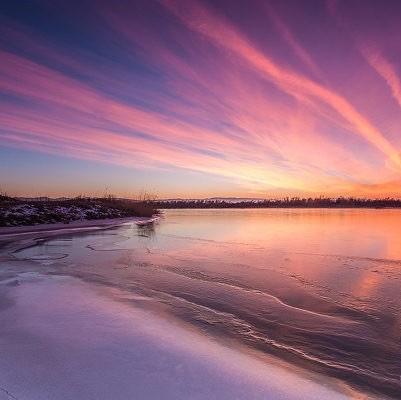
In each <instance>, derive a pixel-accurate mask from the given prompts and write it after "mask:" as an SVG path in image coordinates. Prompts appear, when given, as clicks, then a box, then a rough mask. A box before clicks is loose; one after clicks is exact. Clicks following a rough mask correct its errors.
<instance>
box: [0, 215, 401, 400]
mask: <svg viewBox="0 0 401 400" xmlns="http://www.w3.org/2000/svg"><path fill="white" fill-rule="evenodd" d="M400 227H401V212H400V211H398V210H332V209H330V210H324V209H313V210H290V209H283V210H279V209H274V210H251V209H247V210H233V209H231V210H169V211H166V212H165V215H164V218H163V219H161V221H160V222H159V223H158V224H156V225H152V226H142V227H136V226H133V225H132V224H125V225H121V226H119V227H117V228H112V229H106V230H99V231H95V232H83V233H78V232H77V233H74V234H70V235H63V236H59V237H52V238H49V239H48V240H42V241H39V242H38V243H37V244H36V245H35V246H31V247H28V248H25V249H23V250H20V251H18V252H17V253H15V254H14V256H13V257H11V256H9V255H7V251H6V248H5V249H4V250H3V256H2V258H1V259H0V279H1V285H0V296H1V297H0V350H1V354H2V357H1V359H0V387H2V388H4V389H5V390H8V391H9V394H7V393H6V392H5V391H3V393H2V392H1V391H0V399H2V397H1V396H2V394H3V395H4V396H14V397H15V398H18V399H19V400H21V399H27V400H28V399H29V400H31V399H46V398H49V399H58V398H60V399H70V398H71V399H79V398H82V399H92V398H93V399H103V398H104V399H110V398H114V399H127V398H138V399H158V398H166V399H170V398H171V399H213V398H215V399H224V398H227V399H233V398H238V399H302V398H308V399H313V398H316V399H322V398H325V399H330V398H333V399H337V398H339V399H340V398H364V397H361V396H362V395H361V394H360V393H364V395H365V396H368V398H372V399H375V398H377V399H380V398H385V396H388V397H390V398H399V397H400V396H401V388H400V381H399V375H400V364H399V360H400V347H399V334H400V329H399V328H400V322H401V321H400V319H401V316H400V310H401V292H400V290H399V288H400V282H401V235H400V231H401V228H400ZM130 396H131V397H130ZM358 396H359V397H358ZM14 397H9V398H14ZM5 398H8V397H5ZM365 398H366V397H365Z"/></svg>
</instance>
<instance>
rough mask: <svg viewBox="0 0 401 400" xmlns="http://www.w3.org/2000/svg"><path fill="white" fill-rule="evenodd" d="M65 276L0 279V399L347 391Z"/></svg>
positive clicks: (317, 395)
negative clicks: (224, 342)
mask: <svg viewBox="0 0 401 400" xmlns="http://www.w3.org/2000/svg"><path fill="white" fill-rule="evenodd" d="M146 302H152V300H151V299H149V298H146V297H141V296H136V295H134V294H132V293H131V294H130V295H129V297H126V294H124V293H123V292H119V291H117V290H114V289H105V288H99V287H96V286H94V285H90V284H87V283H84V282H82V281H80V280H78V279H76V278H71V277H60V276H59V277H49V276H42V275H39V274H32V273H31V274H22V275H21V274H20V275H18V276H16V277H14V278H11V279H10V278H9V279H8V280H3V281H2V282H0V310H1V311H0V335H1V340H0V350H1V354H2V356H1V357H0V400H10V399H18V400H46V399H58V400H67V399H68V400H70V399H71V400H72V399H74V400H77V399H85V400H91V399H96V400H102V399H104V400H109V399H114V400H119V399H121V400H126V399H141V400H147V399H166V400H168V399H171V400H173V399H174V400H180V399H183V400H184V399H185V400H188V399H208V400H212V399H219V400H224V399H230V400H231V399H247V400H249V399H264V400H265V399H271V400H276V399H288V400H295V399H299V400H300V399H309V400H313V399H326V400H330V399H333V400H340V399H347V398H355V397H351V396H352V394H351V393H350V394H349V395H350V396H348V395H347V394H346V393H344V392H340V391H337V390H335V389H334V388H333V387H330V386H328V385H326V384H324V383H322V384H320V383H318V382H315V381H312V380H309V379H307V378H306V377H304V376H301V375H299V374H296V373H294V372H291V371H289V370H287V369H285V368H282V367H280V366H277V365H274V363H272V364H269V363H266V362H262V361H261V360H258V359H257V358H254V357H252V356H251V355H249V354H246V353H245V352H242V351H240V350H239V349H235V348H228V347H226V346H223V345H221V344H218V343H217V342H216V341H214V340H212V339H210V338H208V337H206V336H205V335H201V334H200V333H198V332H197V331H193V330H191V329H188V328H186V327H184V326H182V325H180V324H179V323H178V322H177V321H174V320H171V319H169V320H166V319H164V318H163V317H161V316H157V315H156V314H153V313H151V312H147V311H144V309H143V308H141V307H138V306H137V305H140V304H141V303H142V304H143V303H146Z"/></svg>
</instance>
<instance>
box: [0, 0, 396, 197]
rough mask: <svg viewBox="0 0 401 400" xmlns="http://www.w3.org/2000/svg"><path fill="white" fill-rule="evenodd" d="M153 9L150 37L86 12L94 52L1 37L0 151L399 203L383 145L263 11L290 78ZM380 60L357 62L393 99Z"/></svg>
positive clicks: (224, 25)
mask: <svg viewBox="0 0 401 400" xmlns="http://www.w3.org/2000/svg"><path fill="white" fill-rule="evenodd" d="M163 5H164V7H163V6H161V5H159V6H158V7H157V9H156V10H157V12H158V13H160V14H161V15H163V20H168V21H169V22H168V23H166V25H165V26H164V27H163V29H157V27H155V26H154V25H150V24H149V20H148V18H149V17H148V16H146V13H145V11H143V14H142V13H137V12H135V11H131V10H130V9H129V8H128V9H127V12H123V11H124V10H119V11H118V10H117V11H116V9H113V10H111V9H110V8H108V7H104V6H102V7H99V8H98V9H96V10H93V15H94V16H96V18H98V20H99V21H101V22H102V28H103V29H104V31H102V32H103V33H101V32H100V33H99V32H97V34H98V35H106V36H105V37H106V38H107V43H108V46H109V47H107V48H106V49H105V50H104V52H103V53H102V52H101V51H99V52H94V51H90V50H87V49H83V48H79V49H78V48H77V49H74V50H71V48H65V47H64V48H63V47H62V46H61V47H60V46H57V42H54V41H53V40H52V38H47V39H46V40H45V39H44V38H43V37H42V36H38V35H36V33H35V32H33V31H29V30H28V31H26V32H25V31H24V28H23V27H21V26H17V25H15V24H14V25H8V26H4V27H3V31H4V32H6V35H5V37H6V38H8V39H10V40H8V39H7V40H6V42H7V43H15V44H14V45H13V46H11V48H10V46H8V45H6V44H4V43H5V42H1V43H0V59H1V63H0V94H1V97H0V138H1V141H2V142H1V144H2V145H3V146H10V147H15V148H19V149H30V150H34V151H40V152H45V153H50V154H56V155H59V156H68V157H73V158H78V159H84V160H90V161H95V162H100V163H111V164H117V165H123V166H126V167H129V168H133V169H135V170H138V169H141V170H144V169H149V168H151V169H158V170H161V169H163V170H164V171H170V173H171V177H172V178H171V179H174V172H175V171H177V170H180V171H197V172H200V173H202V174H204V175H205V176H218V177H222V178H224V179H226V180H227V181H228V182H231V183H232V184H233V185H235V186H236V187H238V185H240V186H241V187H242V188H243V190H244V193H247V194H250V193H257V194H258V195H261V196H263V193H270V194H271V193H276V194H285V193H308V194H309V193H310V194H312V193H314V194H339V193H348V194H355V193H361V194H368V193H369V192H371V193H378V192H379V190H378V189H376V188H381V189H382V190H383V192H382V193H384V192H385V193H398V192H397V191H399V189H397V188H398V186H397V182H398V181H399V178H400V163H401V162H400V157H399V152H398V149H397V147H396V145H395V144H393V142H392V140H391V139H390V138H389V137H387V136H386V134H385V132H383V130H382V129H380V128H379V127H377V126H376V121H375V123H373V122H371V119H370V117H369V114H368V113H367V114H366V110H363V111H360V110H359V107H357V106H355V105H354V103H353V102H352V101H351V100H349V99H348V98H347V97H346V96H345V95H344V94H343V92H342V91H341V90H339V89H338V88H336V87H335V85H333V84H331V85H329V84H328V83H327V82H330V79H329V78H330V77H327V78H328V79H320V78H321V76H323V75H324V73H325V71H324V70H323V69H322V68H321V67H320V66H319V63H318V62H317V61H318V58H316V59H315V58H314V57H312V53H310V52H309V50H308V49H307V47H304V46H303V45H301V44H300V42H299V41H298V40H297V38H296V36H294V34H293V31H292V30H291V29H290V27H288V26H287V25H286V24H285V23H284V19H282V18H281V17H279V16H278V15H279V14H277V13H275V11H274V10H273V9H271V12H270V17H271V18H272V20H273V21H274V26H275V28H274V32H275V34H276V35H277V34H279V36H280V38H281V39H282V40H284V42H285V43H286V44H287V45H288V46H289V48H290V50H291V51H292V52H293V53H294V54H295V56H296V57H295V59H296V60H298V62H299V67H300V68H298V69H297V68H295V66H294V68H293V69H290V68H289V67H284V66H283V65H284V64H283V63H280V61H279V60H277V59H276V56H273V55H272V54H270V53H269V51H268V50H266V48H263V50H262V49H261V47H260V46H259V43H258V42H257V41H252V39H251V38H250V36H248V35H247V34H246V33H245V32H243V30H242V28H241V27H239V26H236V25H235V24H234V23H233V22H229V20H228V18H225V17H223V16H221V15H220V14H219V13H217V12H216V11H213V10H211V9H209V8H206V6H205V5H204V4H201V3H197V2H180V1H165V2H163ZM104 32H106V33H104ZM366 57H368V56H366ZM315 60H316V61H315ZM383 60H384V59H383V58H378V57H377V56H375V57H374V58H372V60H371V61H370V63H371V65H372V66H373V67H374V68H375V69H376V71H377V72H378V73H379V75H380V76H382V77H383V78H385V80H386V82H387V83H388V85H389V86H390V88H391V89H392V91H393V96H394V97H395V98H397V97H396V96H399V81H398V80H397V76H396V74H395V70H394V68H393V69H391V68H389V65H390V64H388V63H387V64H386V63H385V61H383ZM285 65H287V64H285ZM304 67H306V68H307V69H308V70H309V71H310V72H311V74H308V76H306V75H304V74H303V73H301V72H300V71H301V70H304V71H305V68H304ZM389 71H391V72H389ZM309 76H312V77H313V78H316V80H314V79H313V78H311V77H309ZM322 82H325V83H324V84H323V83H322ZM373 120H374V119H373ZM373 120H372V121H373ZM388 162H389V164H388ZM389 165H390V167H389ZM190 183H192V182H190ZM186 184H188V182H186ZM184 187H185V184H183V190H185V188H184Z"/></svg>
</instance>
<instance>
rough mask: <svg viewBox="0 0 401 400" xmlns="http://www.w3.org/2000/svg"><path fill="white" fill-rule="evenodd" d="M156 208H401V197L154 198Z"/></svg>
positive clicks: (153, 202)
mask: <svg viewBox="0 0 401 400" xmlns="http://www.w3.org/2000/svg"><path fill="white" fill-rule="evenodd" d="M151 203H152V205H153V206H154V207H156V208H161V209H171V208H401V199H393V198H384V199H360V198H354V197H337V198H328V197H318V198H310V197H309V198H300V197H285V198H283V199H265V200H243V201H242V200H236V201H232V200H224V199H222V200H215V199H204V200H181V199H179V200H153V201H151Z"/></svg>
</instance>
